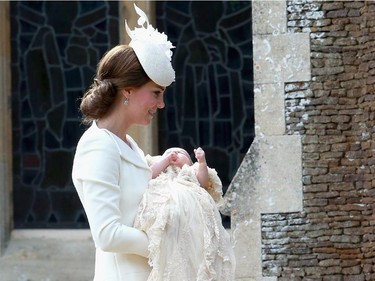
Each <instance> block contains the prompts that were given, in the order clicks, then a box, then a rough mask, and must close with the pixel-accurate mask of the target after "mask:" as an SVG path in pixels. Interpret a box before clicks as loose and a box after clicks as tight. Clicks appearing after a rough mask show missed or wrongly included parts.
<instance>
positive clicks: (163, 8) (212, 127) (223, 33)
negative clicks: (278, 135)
mask: <svg viewBox="0 0 375 281" xmlns="http://www.w3.org/2000/svg"><path fill="white" fill-rule="evenodd" d="M156 8H157V26H158V29H159V30H161V31H164V32H165V33H166V34H167V35H168V37H169V38H170V40H171V41H172V43H173V44H174V45H175V46H176V48H175V49H174V50H173V52H174V56H173V61H172V63H173V66H174V68H175V71H176V82H175V83H174V84H172V85H171V86H170V87H169V88H167V91H166V108H165V109H164V110H162V111H161V113H160V118H159V120H160V121H159V145H160V150H161V151H163V150H165V149H166V148H168V147H172V146H180V147H183V148H185V149H187V150H188V151H189V152H192V151H193V149H194V148H196V147H198V146H201V147H202V148H203V149H204V150H205V152H206V158H207V163H208V165H209V166H210V167H213V168H215V169H216V170H217V171H218V174H219V176H220V178H221V180H222V182H223V185H224V190H225V189H226V188H227V186H228V185H229V183H230V181H231V179H232V178H233V176H234V174H235V173H236V171H237V169H238V167H239V165H240V164H241V161H242V159H243V157H244V155H245V153H246V152H247V150H248V149H249V147H250V144H251V142H252V140H253V138H254V117H253V115H254V114H253V112H254V108H253V68H252V65H253V60H252V27H251V1H207V2H206V1H158V2H157V7H156ZM192 156H193V154H192Z"/></svg>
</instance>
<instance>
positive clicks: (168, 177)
mask: <svg viewBox="0 0 375 281" xmlns="http://www.w3.org/2000/svg"><path fill="white" fill-rule="evenodd" d="M151 159H152V158H150V157H149V158H148V160H149V162H150V161H152V160H151ZM198 165H199V164H198V163H195V164H193V165H192V166H188V165H184V166H183V167H182V168H179V167H171V166H170V167H168V168H167V169H166V170H165V171H164V172H163V173H161V174H160V175H159V176H158V177H157V178H155V179H153V180H151V181H150V182H149V187H148V189H147V190H146V192H145V193H144V195H143V199H142V201H141V204H140V206H139V210H138V214H137V216H136V220H135V225H134V226H135V227H136V228H138V229H140V230H142V231H145V232H146V234H147V235H148V238H149V241H150V245H149V251H150V254H149V264H150V265H151V267H152V270H151V273H150V276H149V278H148V281H156V280H157V281H176V280H178V281H209V280H212V281H214V280H215V281H232V280H234V269H235V258H234V253H233V246H232V242H231V240H230V236H229V234H228V232H227V231H226V230H225V228H224V227H223V225H222V221H221V216H220V213H219V211H218V204H220V202H221V201H222V184H221V181H220V178H219V177H218V175H217V173H216V171H215V170H214V169H211V168H209V181H210V186H209V188H208V189H207V190H205V189H204V188H202V187H201V186H200V185H199V182H198V180H197V177H196V171H197V168H198Z"/></svg>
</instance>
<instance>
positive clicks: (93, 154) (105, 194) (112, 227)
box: [72, 122, 152, 281]
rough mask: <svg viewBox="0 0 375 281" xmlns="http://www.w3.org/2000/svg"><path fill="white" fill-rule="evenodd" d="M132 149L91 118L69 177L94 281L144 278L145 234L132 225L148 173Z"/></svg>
mask: <svg viewBox="0 0 375 281" xmlns="http://www.w3.org/2000/svg"><path fill="white" fill-rule="evenodd" d="M127 139H128V141H129V142H130V144H131V148H130V147H129V146H128V145H127V144H125V142H123V141H122V140H121V139H120V138H119V137H117V136H116V135H114V134H113V133H111V132H110V131H108V130H105V129H100V128H98V127H97V125H96V123H95V122H93V124H92V125H91V127H90V128H89V129H88V130H87V131H86V132H85V133H84V134H83V135H82V137H81V139H80V141H79V142H78V145H77V150H76V154H75V157H74V163H73V171H72V178H73V183H74V186H75V188H76V190H77V192H78V195H79V198H80V200H81V202H82V205H83V207H84V209H85V212H86V215H87V217H88V221H89V225H90V230H91V233H92V236H93V240H94V243H95V247H96V258H95V277H94V281H145V280H147V277H148V276H149V273H150V271H151V268H150V267H149V265H148V259H147V255H148V244H149V241H148V238H147V236H146V234H145V233H144V232H142V231H140V230H138V229H136V228H133V227H132V226H133V223H134V219H135V216H136V214H137V210H138V205H139V203H140V201H141V199H142V195H143V193H144V191H145V190H146V188H147V186H148V182H149V180H150V179H151V177H152V172H151V169H150V168H149V167H148V165H147V162H146V159H145V157H144V153H143V151H142V150H141V149H140V148H139V147H138V146H137V144H136V143H135V141H134V140H133V139H132V138H131V137H130V136H127Z"/></svg>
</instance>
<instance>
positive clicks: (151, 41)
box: [125, 4, 175, 87]
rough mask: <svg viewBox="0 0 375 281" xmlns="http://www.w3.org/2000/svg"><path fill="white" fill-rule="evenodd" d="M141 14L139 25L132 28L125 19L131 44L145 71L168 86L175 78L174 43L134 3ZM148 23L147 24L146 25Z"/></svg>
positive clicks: (137, 11)
mask: <svg viewBox="0 0 375 281" xmlns="http://www.w3.org/2000/svg"><path fill="white" fill-rule="evenodd" d="M134 8H135V11H136V13H137V14H138V15H139V19H138V25H139V26H140V27H135V28H134V30H131V29H130V28H129V26H128V23H127V22H126V20H125V29H126V33H127V34H128V35H129V37H130V39H131V41H130V43H129V46H131V47H132V48H133V50H134V52H135V54H136V56H137V58H138V60H139V62H140V63H141V65H142V67H143V69H144V71H145V72H146V74H147V75H148V77H150V79H151V80H152V81H154V82H155V83H156V84H158V85H160V86H162V87H167V86H169V85H170V84H172V82H173V81H174V80H175V72H174V70H173V67H172V63H171V60H172V51H171V49H172V48H174V46H173V45H172V43H171V42H170V41H168V37H167V35H166V34H165V33H164V32H163V33H160V32H158V30H157V29H155V28H153V26H152V25H151V24H150V23H149V22H148V18H147V16H146V14H145V13H144V12H143V11H142V10H141V9H140V8H138V7H137V6H136V5H135V4H134ZM145 25H146V26H145Z"/></svg>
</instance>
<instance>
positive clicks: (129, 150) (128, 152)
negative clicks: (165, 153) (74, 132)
mask: <svg viewBox="0 0 375 281" xmlns="http://www.w3.org/2000/svg"><path fill="white" fill-rule="evenodd" d="M92 126H93V127H94V128H95V129H96V130H103V131H105V132H106V133H107V134H108V135H109V136H110V137H111V138H112V140H113V141H114V143H115V144H116V146H117V149H118V151H119V154H120V156H121V158H122V159H124V160H125V161H127V162H130V163H132V164H133V165H135V166H138V167H140V168H144V169H148V170H149V169H150V167H149V166H148V165H147V161H146V158H145V156H144V153H143V151H142V150H141V149H140V148H139V147H138V145H137V143H136V142H135V141H134V140H133V138H132V137H131V136H129V135H126V139H127V140H128V142H129V144H130V146H129V145H127V144H126V143H125V142H124V141H123V140H122V139H120V138H119V137H118V136H116V135H115V134H114V133H112V132H111V131H109V130H107V129H101V128H99V127H98V126H97V124H96V122H95V121H94V122H93V124H92Z"/></svg>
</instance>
